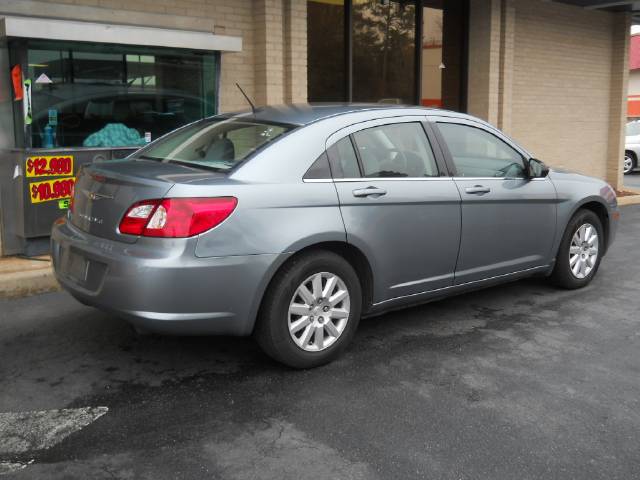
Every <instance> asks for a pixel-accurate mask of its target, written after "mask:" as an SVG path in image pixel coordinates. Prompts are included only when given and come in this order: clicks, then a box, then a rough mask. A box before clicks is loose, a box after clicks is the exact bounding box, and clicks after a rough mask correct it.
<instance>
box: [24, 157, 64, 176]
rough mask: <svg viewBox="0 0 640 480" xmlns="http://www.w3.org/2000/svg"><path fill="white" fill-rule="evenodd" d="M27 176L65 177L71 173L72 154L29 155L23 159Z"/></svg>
mask: <svg viewBox="0 0 640 480" xmlns="http://www.w3.org/2000/svg"><path fill="white" fill-rule="evenodd" d="M25 171H26V173H27V177H29V178H32V177H65V176H69V175H73V155H49V156H38V157H29V158H27V160H26V161H25Z"/></svg>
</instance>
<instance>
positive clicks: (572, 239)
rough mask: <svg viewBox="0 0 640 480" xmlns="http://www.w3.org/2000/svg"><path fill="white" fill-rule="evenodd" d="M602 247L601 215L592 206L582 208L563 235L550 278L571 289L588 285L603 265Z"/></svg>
mask: <svg viewBox="0 0 640 480" xmlns="http://www.w3.org/2000/svg"><path fill="white" fill-rule="evenodd" d="M603 247H604V235H603V229H602V222H600V218H599V217H598V216H597V215H596V214H595V213H593V212H592V211H590V210H579V211H578V212H577V213H576V214H575V215H574V216H573V218H572V219H571V220H570V221H569V225H567V229H566V231H565V233H564V236H563V237H562V242H561V243H560V248H559V249H558V256H557V257H556V265H555V267H554V269H553V273H552V274H551V280H552V281H553V282H554V283H555V284H556V285H558V286H560V287H562V288H568V289H575V288H582V287H584V286H586V285H588V284H589V283H590V282H591V280H593V277H594V276H595V275H596V272H597V271H598V267H599V266H600V260H601V258H602V252H603Z"/></svg>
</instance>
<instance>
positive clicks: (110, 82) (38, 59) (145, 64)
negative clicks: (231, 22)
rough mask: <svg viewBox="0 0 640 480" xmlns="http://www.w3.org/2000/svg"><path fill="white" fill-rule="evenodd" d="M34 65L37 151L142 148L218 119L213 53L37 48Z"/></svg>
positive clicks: (32, 45)
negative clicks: (213, 117)
mask: <svg viewBox="0 0 640 480" xmlns="http://www.w3.org/2000/svg"><path fill="white" fill-rule="evenodd" d="M27 64H28V65H27V68H26V69H25V71H24V75H25V78H29V79H31V81H32V109H33V114H32V123H31V125H30V126H28V127H27V128H28V129H30V130H31V146H32V147H34V148H55V147H135V146H142V145H144V144H145V143H147V142H148V141H150V140H154V139H156V138H158V137H160V136H161V135H164V134H165V133H167V132H170V131H171V130H174V129H176V128H178V127H180V126H182V125H185V124H186V123H190V122H193V121H195V120H199V119H201V118H204V117H205V116H209V115H213V114H215V111H216V94H217V91H216V69H217V68H216V66H217V54H216V53H214V52H202V53H201V52H192V51H188V50H177V49H166V48H147V47H133V46H122V45H92V44H85V43H78V42H74V43H70V42H48V41H35V40H34V41H29V42H28V44H27ZM27 132H28V130H27Z"/></svg>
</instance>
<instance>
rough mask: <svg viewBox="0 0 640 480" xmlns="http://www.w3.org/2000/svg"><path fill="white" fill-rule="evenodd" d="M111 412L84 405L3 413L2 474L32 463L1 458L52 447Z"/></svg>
mask: <svg viewBox="0 0 640 480" xmlns="http://www.w3.org/2000/svg"><path fill="white" fill-rule="evenodd" d="M108 411H109V409H108V408H107V407H83V408H65V409H61V410H42V411H36V412H9V413H0V475H3V474H7V473H12V472H16V471H18V470H21V469H23V468H25V467H26V466H27V465H29V464H30V463H31V462H27V463H20V462H11V461H5V460H2V457H4V458H7V457H9V458H10V457H11V456H14V455H21V454H25V453H28V452H35V451H38V450H45V449H47V448H51V447H53V446H54V445H55V444H57V443H59V442H61V441H62V440H64V439H65V438H66V437H68V436H69V435H71V434H72V433H74V432H77V431H78V430H81V429H83V428H84V427H86V426H87V425H89V424H90V423H92V422H94V421H96V420H97V419H98V418H100V417H101V416H103V415H104V414H105V413H107V412H108Z"/></svg>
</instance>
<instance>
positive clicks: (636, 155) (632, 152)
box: [624, 148, 638, 165]
mask: <svg viewBox="0 0 640 480" xmlns="http://www.w3.org/2000/svg"><path fill="white" fill-rule="evenodd" d="M624 153H625V154H627V153H629V154H631V156H632V157H633V159H634V160H635V161H636V165H637V162H638V154H637V153H636V152H635V151H634V150H632V149H630V148H625V149H624Z"/></svg>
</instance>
